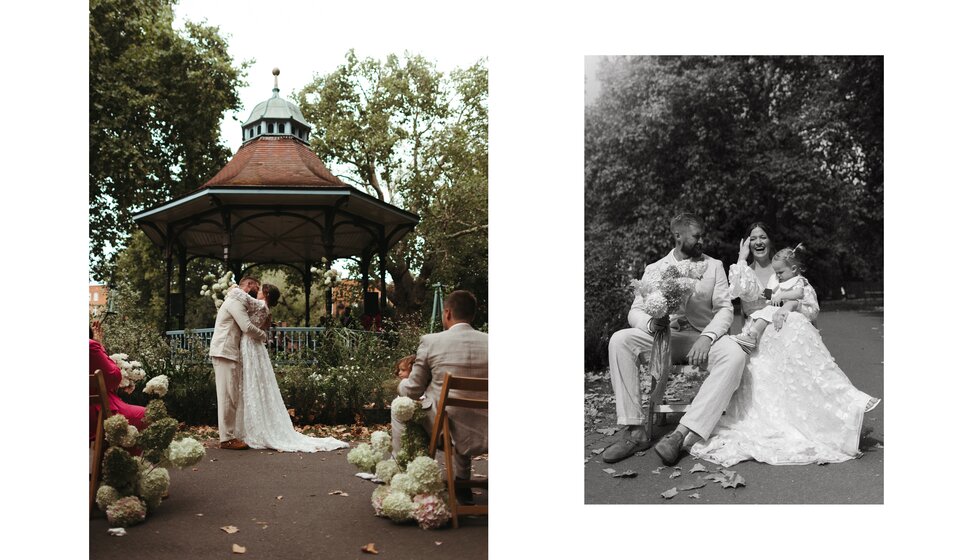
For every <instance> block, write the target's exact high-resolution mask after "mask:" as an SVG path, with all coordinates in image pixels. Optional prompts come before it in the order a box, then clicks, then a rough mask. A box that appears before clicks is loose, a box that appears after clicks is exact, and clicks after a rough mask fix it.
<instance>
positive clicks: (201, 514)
mask: <svg viewBox="0 0 980 560" xmlns="http://www.w3.org/2000/svg"><path fill="white" fill-rule="evenodd" d="M194 515H196V516H198V517H204V514H203V513H195V514H194Z"/></svg>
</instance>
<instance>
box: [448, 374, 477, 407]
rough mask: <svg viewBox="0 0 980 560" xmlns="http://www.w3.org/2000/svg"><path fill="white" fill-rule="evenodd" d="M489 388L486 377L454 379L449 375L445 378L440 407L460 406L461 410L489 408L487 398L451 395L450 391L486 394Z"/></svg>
mask: <svg viewBox="0 0 980 560" xmlns="http://www.w3.org/2000/svg"><path fill="white" fill-rule="evenodd" d="M488 387H489V383H488V382H487V378H486V377H454V376H453V374H451V373H447V374H446V376H445V377H444V378H443V385H442V395H441V396H440V397H439V407H440V408H445V407H447V406H458V407H461V408H483V409H485V408H487V403H488V401H487V398H485V397H484V398H477V397H473V396H471V395H467V396H460V395H459V394H458V393H457V394H453V395H450V394H449V392H450V391H471V392H474V393H486V392H487V390H488Z"/></svg>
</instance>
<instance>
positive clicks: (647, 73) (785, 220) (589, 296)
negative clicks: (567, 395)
mask: <svg viewBox="0 0 980 560" xmlns="http://www.w3.org/2000/svg"><path fill="white" fill-rule="evenodd" d="M599 77H600V81H601V83H602V93H601V95H600V97H599V98H598V99H597V101H596V103H595V104H594V105H592V106H589V107H587V108H586V115H585V117H586V118H585V152H586V166H585V187H586V193H585V197H586V200H585V202H586V224H587V226H586V361H587V363H588V364H589V365H590V367H597V366H602V365H604V364H605V362H606V349H605V348H606V343H607V342H608V337H609V335H610V334H612V332H614V331H615V330H617V329H620V328H623V327H624V326H625V325H626V313H627V311H628V306H629V302H630V299H631V294H630V292H629V290H628V289H626V288H625V286H626V284H627V282H628V281H629V279H630V278H635V277H638V276H639V275H640V274H641V273H642V270H643V267H644V266H645V265H646V264H648V263H650V262H653V261H655V260H657V259H659V258H660V257H661V256H663V255H664V254H665V253H666V252H667V251H668V250H669V249H670V247H671V246H672V239H671V236H670V234H669V231H668V223H669V220H670V217H671V216H673V215H675V214H676V213H678V212H681V211H693V212H696V213H698V214H700V215H701V216H702V217H704V219H705V220H706V222H707V235H708V238H707V240H706V252H707V253H708V254H710V255H712V256H714V257H716V258H719V259H721V260H722V261H723V262H724V263H725V264H726V265H727V264H730V263H731V262H733V261H734V259H735V257H736V255H737V252H738V251H737V245H738V242H739V239H740V238H741V237H742V236H743V235H744V234H745V229H746V228H747V227H748V226H749V224H751V223H752V222H755V221H760V220H761V221H764V222H766V223H768V224H769V225H770V227H772V228H773V229H774V231H773V232H772V233H773V236H774V238H775V242H776V246H777V248H781V247H783V246H794V245H796V243H798V242H803V243H804V244H805V245H807V246H808V248H809V249H810V252H809V254H810V262H809V270H808V272H807V276H808V278H809V279H810V280H811V281H812V282H813V284H814V285H815V287H816V288H817V289H818V290H819V292H820V293H821V294H822V295H827V294H830V293H834V292H837V293H839V288H840V286H841V284H842V282H843V281H845V280H856V279H863V280H880V279H881V276H882V269H883V228H882V224H883V205H882V202H883V168H882V138H883V125H882V123H883V103H882V99H883V90H882V85H883V84H882V83H883V60H882V58H881V57H622V58H615V59H606V60H605V61H604V62H603V64H602V65H601V68H600V73H599Z"/></svg>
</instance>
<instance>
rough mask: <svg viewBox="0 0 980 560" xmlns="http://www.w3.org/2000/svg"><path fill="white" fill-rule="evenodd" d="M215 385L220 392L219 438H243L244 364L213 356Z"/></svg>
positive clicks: (220, 439)
mask: <svg viewBox="0 0 980 560" xmlns="http://www.w3.org/2000/svg"><path fill="white" fill-rule="evenodd" d="M211 361H212V363H213V364H214V386H215V389H216V390H217V392H218V439H219V441H228V440H230V439H235V438H241V437H242V436H243V434H242V433H241V429H242V428H243V427H244V423H243V421H242V418H243V413H244V411H245V409H244V407H242V406H239V402H240V401H241V398H242V364H241V363H240V362H236V361H234V360H229V359H227V358H219V357H216V356H215V357H212V358H211Z"/></svg>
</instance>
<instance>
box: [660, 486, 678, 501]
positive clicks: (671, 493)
mask: <svg viewBox="0 0 980 560" xmlns="http://www.w3.org/2000/svg"><path fill="white" fill-rule="evenodd" d="M660 495H661V496H663V497H664V498H667V499H668V500H669V499H671V498H673V497H674V496H676V495H677V488H671V489H670V490H667V491H666V492H662V493H661V494H660Z"/></svg>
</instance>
